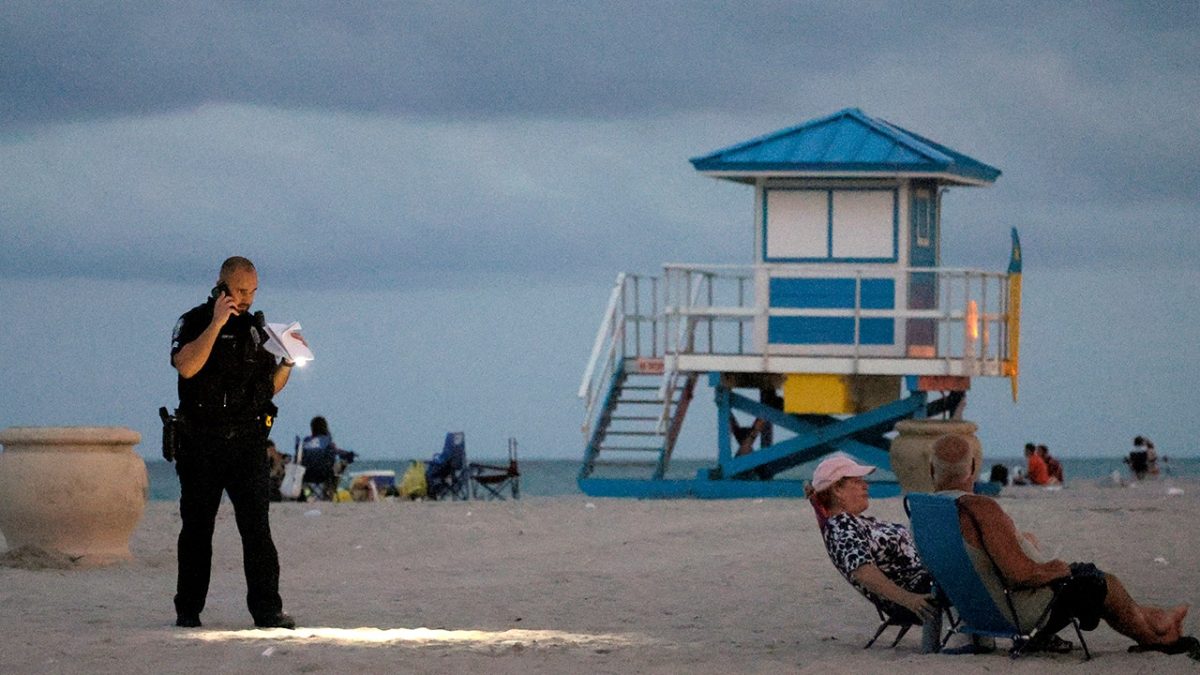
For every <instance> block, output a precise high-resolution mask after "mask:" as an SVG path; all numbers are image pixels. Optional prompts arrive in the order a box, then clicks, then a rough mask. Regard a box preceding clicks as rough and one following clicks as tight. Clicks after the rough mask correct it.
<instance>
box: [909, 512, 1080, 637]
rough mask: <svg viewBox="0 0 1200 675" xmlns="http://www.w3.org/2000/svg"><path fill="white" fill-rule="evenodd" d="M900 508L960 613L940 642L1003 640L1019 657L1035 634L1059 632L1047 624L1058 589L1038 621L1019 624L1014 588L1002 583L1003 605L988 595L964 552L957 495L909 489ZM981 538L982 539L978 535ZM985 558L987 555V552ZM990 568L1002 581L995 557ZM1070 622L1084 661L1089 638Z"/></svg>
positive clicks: (926, 560) (924, 556) (932, 571)
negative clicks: (973, 637) (969, 638)
mask: <svg viewBox="0 0 1200 675" xmlns="http://www.w3.org/2000/svg"><path fill="white" fill-rule="evenodd" d="M904 510H905V511H907V512H908V514H909V518H910V519H911V520H912V532H913V539H914V540H915V542H916V544H917V551H918V552H920V554H921V560H922V561H923V562H924V563H925V567H926V568H927V569H928V570H929V572H930V574H932V575H933V578H934V579H936V580H937V585H938V587H939V588H941V589H942V591H943V592H945V594H946V595H947V596H948V597H949V598H950V602H951V603H953V604H954V608H955V610H956V611H957V613H958V620H957V623H956V624H955V625H953V626H951V629H950V630H949V631H947V633H946V637H945V639H944V640H943V641H942V646H945V644H946V643H947V642H949V640H950V637H951V636H952V635H953V634H954V633H956V632H957V633H964V634H968V635H977V636H984V637H992V638H1004V639H1008V640H1012V643H1013V647H1012V649H1011V650H1010V651H1009V655H1010V656H1011V657H1012V658H1017V657H1018V656H1020V655H1021V654H1022V652H1023V651H1024V650H1025V648H1026V647H1028V646H1029V645H1030V643H1031V642H1034V643H1036V641H1037V639H1038V638H1041V637H1047V638H1048V637H1049V636H1050V635H1052V634H1053V633H1055V632H1057V629H1053V630H1052V628H1053V627H1048V626H1047V625H1046V624H1047V622H1048V621H1049V620H1050V617H1051V614H1052V611H1051V610H1052V609H1053V608H1054V606H1055V602H1056V600H1057V593H1056V594H1055V597H1053V598H1052V599H1051V600H1050V602H1049V603H1048V604H1047V605H1046V610H1045V611H1044V612H1043V613H1042V615H1041V616H1040V617H1039V618H1038V619H1037V621H1035V622H1034V623H1033V625H1028V626H1025V625H1021V623H1020V617H1019V616H1018V615H1017V611H1016V608H1015V606H1014V604H1013V600H1012V589H1011V588H1009V587H1008V585H1007V584H1005V585H1004V597H1005V601H1006V605H1007V606H1006V607H1001V606H999V605H998V604H997V603H996V600H995V599H993V597H992V595H991V594H990V593H988V590H987V587H986V586H984V583H983V580H982V579H981V578H980V577H979V573H978V571H977V570H976V569H975V566H974V565H973V564H972V562H971V558H970V556H969V555H968V554H967V549H966V544H965V543H964V542H963V537H962V530H961V529H960V528H959V520H958V513H959V509H958V502H957V500H956V499H955V497H953V496H950V495H933V494H919V493H911V494H909V495H908V496H907V497H905V498H904ZM968 515H969V514H968ZM971 522H972V524H973V525H974V526H975V528H976V531H979V524H978V523H977V522H975V520H974V518H971ZM980 538H981V539H982V534H981V535H980ZM985 553H986V551H985ZM988 558H989V559H991V555H990V554H989V555H988ZM992 567H993V569H995V571H996V576H997V578H999V579H1000V580H1001V582H1002V583H1003V580H1004V578H1003V576H1002V575H1001V574H1000V570H999V569H998V568H996V566H995V562H994V561H993V562H992ZM1070 622H1071V625H1072V626H1074V627H1075V634H1076V635H1078V636H1079V644H1080V646H1082V647H1083V656H1084V660H1087V659H1090V658H1091V657H1092V656H1091V653H1090V652H1089V651H1088V646H1087V642H1085V641H1084V639H1083V632H1082V631H1080V629H1079V621H1078V620H1077V619H1075V618H1071V620H1070ZM1043 629H1045V630H1044V632H1043Z"/></svg>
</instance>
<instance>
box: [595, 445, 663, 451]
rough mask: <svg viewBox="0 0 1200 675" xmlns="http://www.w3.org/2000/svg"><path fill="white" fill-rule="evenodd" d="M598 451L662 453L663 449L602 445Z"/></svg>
mask: <svg viewBox="0 0 1200 675" xmlns="http://www.w3.org/2000/svg"><path fill="white" fill-rule="evenodd" d="M597 449H598V450H600V451H601V452H662V448H661V447H658V446H655V447H648V446H633V447H630V446H619V445H618V446H608V445H602V446H600V447H599V448H597Z"/></svg>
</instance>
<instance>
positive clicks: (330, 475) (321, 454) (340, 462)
mask: <svg viewBox="0 0 1200 675" xmlns="http://www.w3.org/2000/svg"><path fill="white" fill-rule="evenodd" d="M308 426H309V431H310V432H311V433H310V434H309V435H308V436H305V437H304V440H303V441H301V443H300V448H299V451H300V453H301V460H300V461H301V463H302V464H304V467H305V471H304V482H305V483H307V484H311V485H316V486H318V487H317V488H314V495H315V498H316V499H322V500H332V499H333V498H334V496H335V495H336V494H337V490H338V486H339V485H340V484H341V481H342V472H343V471H345V469H346V466H348V465H349V464H351V463H352V462H354V459H355V457H356V455H355V454H354V453H353V452H351V451H349V450H342V449H341V448H339V447H338V446H337V443H334V442H333V434H331V433H330V432H329V422H328V421H326V419H325V418H324V417H322V416H320V415H318V416H316V417H314V418H312V420H311V421H310V422H309V425H308ZM318 493H319V494H318Z"/></svg>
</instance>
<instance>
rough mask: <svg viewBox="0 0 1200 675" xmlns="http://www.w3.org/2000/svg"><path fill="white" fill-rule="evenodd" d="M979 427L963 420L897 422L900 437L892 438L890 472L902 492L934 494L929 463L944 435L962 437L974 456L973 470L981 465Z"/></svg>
mask: <svg viewBox="0 0 1200 675" xmlns="http://www.w3.org/2000/svg"><path fill="white" fill-rule="evenodd" d="M978 428H979V427H977V426H975V423H974V422H968V421H966V420H937V419H923V420H901V421H899V422H897V423H896V432H897V433H898V434H899V435H898V436H896V437H895V438H894V439H892V447H891V451H890V452H889V455H890V456H891V462H892V473H894V474H896V480H897V481H899V482H900V487H901V489H903V490H904V491H905V492H933V479H932V478H930V477H929V460H930V457H932V456H933V444H934V443H935V442H937V439H939V438H941V437H942V436H944V435H946V434H958V435H960V436H965V437H966V439H967V442H968V443H970V444H971V451H972V453H973V454H974V455H975V466H976V468H978V467H981V466H983V446H982V445H981V444H980V443H979V439H978V438H976V437H975V430H976V429H978Z"/></svg>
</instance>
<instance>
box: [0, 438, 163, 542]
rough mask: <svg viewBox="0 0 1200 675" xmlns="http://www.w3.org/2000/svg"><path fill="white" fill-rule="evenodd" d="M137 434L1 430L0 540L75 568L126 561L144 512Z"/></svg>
mask: <svg viewBox="0 0 1200 675" xmlns="http://www.w3.org/2000/svg"><path fill="white" fill-rule="evenodd" d="M141 440H142V437H141V434H139V433H137V432H136V431H133V430H131V429H126V428H123V427H9V428H8V429H5V430H4V431H0V445H3V446H4V451H3V452H0V533H3V534H4V538H5V540H7V542H8V546H9V548H10V549H16V548H19V547H22V546H31V547H36V548H39V549H43V550H46V551H54V552H58V553H62V554H64V555H67V556H69V557H70V558H72V559H73V560H75V561H76V564H79V565H105V564H109V563H112V562H117V561H120V560H128V559H130V558H131V557H132V555H131V554H130V552H129V538H130V537H131V536H132V535H133V529H134V527H136V526H137V523H138V520H139V519H141V517H142V510H143V509H144V508H145V506H146V498H147V495H148V490H149V481H148V478H147V475H146V463H145V462H144V461H142V458H141V457H139V456H138V455H137V454H135V453H134V452H133V446H135V445H137V444H138V443H140V442H141Z"/></svg>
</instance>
